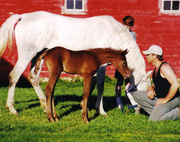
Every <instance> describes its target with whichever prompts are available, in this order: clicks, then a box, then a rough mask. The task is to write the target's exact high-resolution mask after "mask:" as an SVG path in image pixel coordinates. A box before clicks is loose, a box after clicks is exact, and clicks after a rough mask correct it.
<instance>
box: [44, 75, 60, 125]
mask: <svg viewBox="0 0 180 142" xmlns="http://www.w3.org/2000/svg"><path fill="white" fill-rule="evenodd" d="M58 77H59V73H56V74H51V73H50V76H49V81H48V83H47V85H46V88H45V91H46V104H47V118H48V119H49V121H50V122H54V120H55V121H58V117H57V114H56V110H55V106H54V97H53V94H54V88H55V85H56V82H57V78H58ZM52 116H53V117H52Z"/></svg>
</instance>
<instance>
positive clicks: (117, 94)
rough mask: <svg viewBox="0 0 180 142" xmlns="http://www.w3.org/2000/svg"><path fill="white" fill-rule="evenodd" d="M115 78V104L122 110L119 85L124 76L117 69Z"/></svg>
mask: <svg viewBox="0 0 180 142" xmlns="http://www.w3.org/2000/svg"><path fill="white" fill-rule="evenodd" d="M115 78H117V82H116V88H115V93H116V105H117V107H118V108H120V109H121V111H122V112H123V105H122V101H121V86H122V84H123V81H124V78H123V76H122V75H121V74H120V73H119V72H118V71H117V70H116V72H115Z"/></svg>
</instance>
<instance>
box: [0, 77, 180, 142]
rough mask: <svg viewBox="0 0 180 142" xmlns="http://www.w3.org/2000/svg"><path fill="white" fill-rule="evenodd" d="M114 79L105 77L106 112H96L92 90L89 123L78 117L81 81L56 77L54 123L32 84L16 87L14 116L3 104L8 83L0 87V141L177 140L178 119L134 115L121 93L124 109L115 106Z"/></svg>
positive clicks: (178, 130) (179, 121) (94, 93)
mask: <svg viewBox="0 0 180 142" xmlns="http://www.w3.org/2000/svg"><path fill="white" fill-rule="evenodd" d="M115 83H116V82H115V80H112V79H109V78H106V81H105V90H104V108H105V110H106V111H107V113H108V116H101V115H97V114H96V111H95V109H94V106H95V101H96V96H97V90H94V91H93V94H92V96H91V97H90V102H89V108H90V111H89V114H88V117H89V120H90V123H89V124H87V125H85V124H84V123H83V121H82V118H81V108H80V101H81V100H82V91H83V82H82V81H81V80H79V79H77V80H75V81H70V82H69V81H61V80H59V81H58V83H57V85H56V89H55V103H56V111H57V114H58V116H59V119H60V121H59V122H57V123H50V122H49V121H48V120H47V117H46V114H44V113H43V109H42V108H41V107H40V104H39V99H38V97H37V95H36V93H35V91H34V89H33V88H16V93H15V108H16V109H17V110H18V113H19V115H18V116H14V115H12V114H10V113H9V112H8V111H7V110H6V108H5V102H6V98H7V91H8V87H2V88H0V94H1V95H0V142H1V141H2V142H9V141H12V142H14V141H18V142H19V141H22V142H25V141H30V142H40V141H41V142H43V141H47V142H49V141H52V142H56V141H58V142H59V141H68V142H69V141H71V142H84V141H90V142H101V141H103V142H107V141H112V142H115V141H126V142H127V141H129V142H132V141H138V142H149V141H152V142H156V141H160V142H175V141H177V142H178V141H180V125H179V124H180V120H177V121H162V122H150V121H148V116H146V115H143V114H140V115H135V114H134V110H133V109H130V110H129V111H128V108H127V103H128V100H127V98H126V96H125V93H123V102H124V113H122V112H121V111H120V110H119V109H118V108H116V102H115ZM45 85H46V83H42V84H41V87H42V89H43V91H44V88H45ZM123 92H124V91H123ZM126 112H128V113H127V114H126Z"/></svg>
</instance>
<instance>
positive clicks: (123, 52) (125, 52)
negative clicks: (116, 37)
mask: <svg viewBox="0 0 180 142" xmlns="http://www.w3.org/2000/svg"><path fill="white" fill-rule="evenodd" d="M128 52H129V50H128V49H126V50H124V51H122V52H121V54H122V55H124V56H125V55H126V54H127V53H128Z"/></svg>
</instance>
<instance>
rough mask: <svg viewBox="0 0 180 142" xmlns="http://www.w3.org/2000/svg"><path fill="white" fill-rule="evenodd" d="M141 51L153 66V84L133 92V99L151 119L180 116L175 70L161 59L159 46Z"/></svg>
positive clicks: (170, 118) (158, 119)
mask: <svg viewBox="0 0 180 142" xmlns="http://www.w3.org/2000/svg"><path fill="white" fill-rule="evenodd" d="M143 53H144V54H145V55H146V58H147V62H148V63H151V64H152V65H153V66H154V67H155V69H154V72H153V75H152V79H153V85H152V86H151V87H149V88H148V90H147V91H136V92H135V93H134V94H133V97H134V100H135V101H136V102H137V103H138V104H139V105H140V106H141V108H143V109H144V110H145V111H146V112H147V113H148V114H149V115H150V117H149V120H151V121H161V120H176V119H177V118H179V117H180V109H179V101H180V100H179V94H180V93H179V86H180V85H179V81H178V79H177V77H176V75H175V72H174V70H173V68H172V67H171V66H170V65H169V64H168V63H167V62H164V61H163V51H162V49H161V47H159V46H157V45H153V46H151V47H150V48H149V49H148V50H147V51H143Z"/></svg>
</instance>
